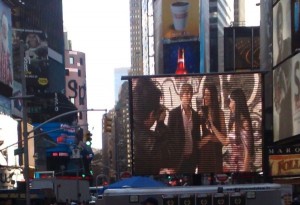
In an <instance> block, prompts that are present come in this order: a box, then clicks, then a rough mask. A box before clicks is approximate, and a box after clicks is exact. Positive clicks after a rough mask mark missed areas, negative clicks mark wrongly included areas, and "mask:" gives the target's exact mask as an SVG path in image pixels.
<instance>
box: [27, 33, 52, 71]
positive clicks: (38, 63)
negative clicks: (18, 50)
mask: <svg viewBox="0 0 300 205" xmlns="http://www.w3.org/2000/svg"><path fill="white" fill-rule="evenodd" d="M26 46H27V50H26V51H25V56H26V57H27V58H29V59H30V65H31V68H32V69H34V70H35V71H36V72H42V69H44V68H45V67H46V66H47V59H48V47H47V43H46V42H44V41H42V40H41V38H40V37H39V35H38V34H37V33H28V34H27V36H26Z"/></svg>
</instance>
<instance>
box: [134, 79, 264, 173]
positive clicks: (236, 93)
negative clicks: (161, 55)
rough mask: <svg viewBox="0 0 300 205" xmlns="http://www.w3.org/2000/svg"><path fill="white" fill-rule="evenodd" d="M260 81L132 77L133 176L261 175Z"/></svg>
mask: <svg viewBox="0 0 300 205" xmlns="http://www.w3.org/2000/svg"><path fill="white" fill-rule="evenodd" d="M261 80H262V79H261V74H260V73H248V74H246V73H236V74H222V75H206V76H200V75H199V76H170V77H155V76H150V77H146V76H144V77H134V78H132V79H131V82H132V91H131V93H132V99H131V102H132V113H131V114H132V118H133V125H132V128H133V161H134V174H137V175H156V174H179V173H180V174H181V173H189V174H193V173H211V172H214V173H227V172H258V171H261V170H262V129H263V128H262V93H261V92H262V91H261V87H262V81H261ZM145 162H147V163H145Z"/></svg>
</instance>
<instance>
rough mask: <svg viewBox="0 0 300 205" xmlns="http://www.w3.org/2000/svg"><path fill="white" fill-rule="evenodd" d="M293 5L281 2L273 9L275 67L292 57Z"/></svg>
mask: <svg viewBox="0 0 300 205" xmlns="http://www.w3.org/2000/svg"><path fill="white" fill-rule="evenodd" d="M290 14H291V3H290V1H286V0H281V1H279V2H278V3H276V4H275V6H274V7H273V66H275V65H278V64H279V63H281V62H282V61H283V60H284V59H286V58H287V57H288V56H290V55H291V52H292V48H291V15H290Z"/></svg>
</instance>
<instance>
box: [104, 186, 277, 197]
mask: <svg viewBox="0 0 300 205" xmlns="http://www.w3.org/2000/svg"><path fill="white" fill-rule="evenodd" d="M280 188H281V186H280V184H239V185H209V186H180V187H164V188H157V187H149V188H118V189H106V190H105V191H104V193H103V196H116V195H119V196H120V195H129V194H136V195H147V194H153V195H155V194H166V195H167V194H173V195H174V194H175V195H176V194H195V193H207V192H215V193H217V192H218V190H219V189H222V190H223V191H224V192H234V191H237V190H238V191H266V190H275V189H280Z"/></svg>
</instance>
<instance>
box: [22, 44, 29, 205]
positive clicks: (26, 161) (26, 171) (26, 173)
mask: <svg viewBox="0 0 300 205" xmlns="http://www.w3.org/2000/svg"><path fill="white" fill-rule="evenodd" d="M24 51H25V48H24V42H23V41H21V42H20V59H21V73H22V74H21V79H22V96H26V94H27V93H26V78H25V69H27V66H28V65H27V60H26V59H25V56H24ZM25 61H26V62H25ZM25 63H26V64H25ZM23 138H24V178H25V186H26V193H25V194H26V205H30V187H29V159H28V132H27V100H26V98H23Z"/></svg>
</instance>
